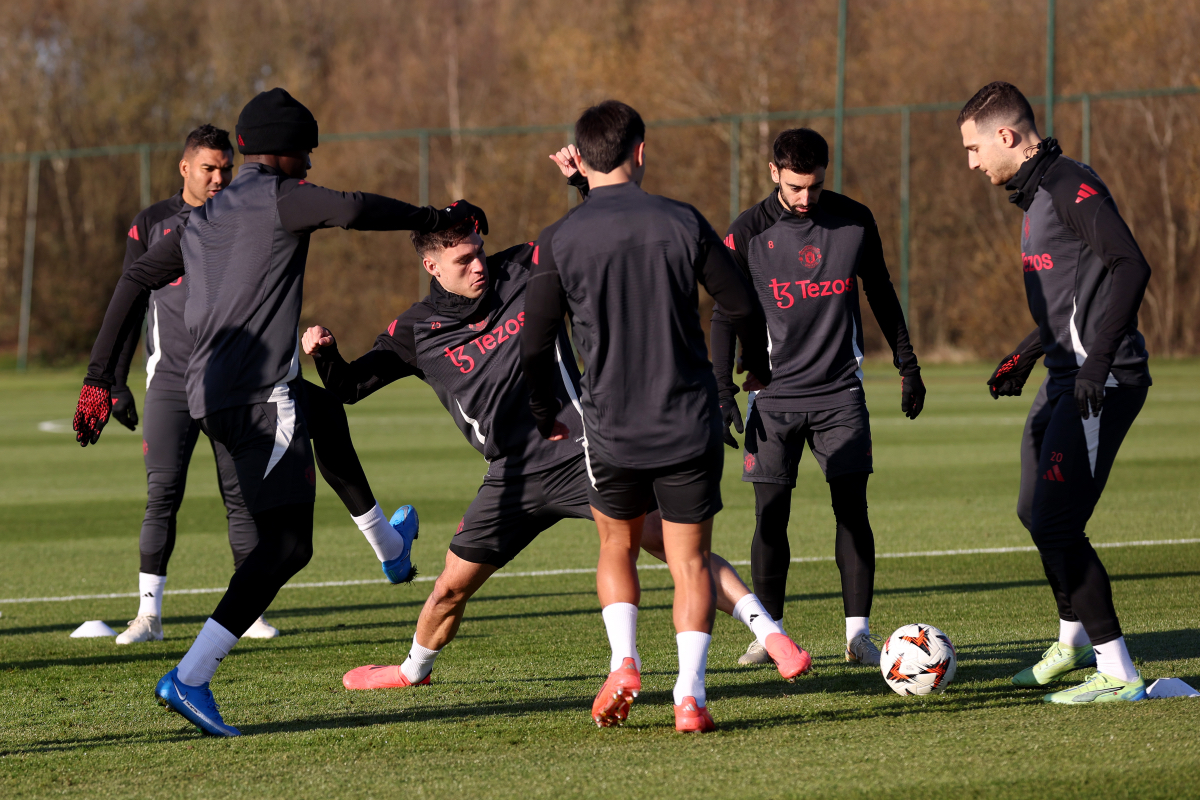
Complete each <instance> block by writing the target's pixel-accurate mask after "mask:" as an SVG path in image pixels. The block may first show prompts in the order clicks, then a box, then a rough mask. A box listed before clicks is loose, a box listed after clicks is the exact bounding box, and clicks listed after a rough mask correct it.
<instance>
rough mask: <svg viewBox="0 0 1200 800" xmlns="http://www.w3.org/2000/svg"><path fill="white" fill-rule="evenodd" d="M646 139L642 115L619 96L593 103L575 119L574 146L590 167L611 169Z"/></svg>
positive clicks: (620, 163)
mask: <svg viewBox="0 0 1200 800" xmlns="http://www.w3.org/2000/svg"><path fill="white" fill-rule="evenodd" d="M645 140H646V123H644V122H642V115H641V114H639V113H638V112H637V111H635V110H634V109H633V108H632V107H630V106H627V105H625V104H624V103H622V102H620V101H619V100H605V101H604V102H603V103H600V104H599V105H595V106H592V107H591V108H589V109H588V110H587V111H584V112H583V114H582V115H581V116H580V117H579V120H578V121H577V122H576V123H575V146H576V147H577V148H579V155H580V157H582V158H583V160H584V161H585V162H587V165H588V167H589V168H591V169H594V170H596V171H597V172H612V171H613V170H614V169H616V168H617V167H619V166H621V165H622V164H624V163H625V162H626V161H627V160H628V159H629V157H630V156H632V155H633V149H634V148H635V147H637V144H638V142H643V141H645Z"/></svg>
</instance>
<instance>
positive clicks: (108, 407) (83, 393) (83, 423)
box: [74, 381, 112, 447]
mask: <svg viewBox="0 0 1200 800" xmlns="http://www.w3.org/2000/svg"><path fill="white" fill-rule="evenodd" d="M111 413H112V396H111V394H110V392H109V390H108V387H107V386H97V385H94V384H90V383H87V382H86V381H85V382H84V384H83V388H82V389H80V390H79V402H78V403H77V404H76V406H75V421H74V427H75V441H77V442H79V446H80V447H87V446H88V445H89V444H95V443H96V440H97V439H99V438H100V431H102V430H104V426H105V424H106V423H107V422H108V415H109V414H111Z"/></svg>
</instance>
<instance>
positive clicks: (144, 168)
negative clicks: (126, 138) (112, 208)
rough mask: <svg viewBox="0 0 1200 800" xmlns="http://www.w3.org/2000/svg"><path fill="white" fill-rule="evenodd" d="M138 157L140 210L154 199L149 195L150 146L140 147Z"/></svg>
mask: <svg viewBox="0 0 1200 800" xmlns="http://www.w3.org/2000/svg"><path fill="white" fill-rule="evenodd" d="M138 156H139V158H138V166H139V167H140V168H141V178H142V208H148V207H149V206H150V204H151V203H153V202H154V197H153V196H152V195H151V194H150V146H149V145H142V147H141V149H140V150H138Z"/></svg>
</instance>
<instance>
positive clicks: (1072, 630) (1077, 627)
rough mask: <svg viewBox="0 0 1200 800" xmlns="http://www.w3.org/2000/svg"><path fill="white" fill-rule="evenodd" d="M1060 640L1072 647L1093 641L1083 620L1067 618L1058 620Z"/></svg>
mask: <svg viewBox="0 0 1200 800" xmlns="http://www.w3.org/2000/svg"><path fill="white" fill-rule="evenodd" d="M1058 641H1059V642H1060V643H1061V644H1065V645H1068V646H1070V647H1083V646H1084V645H1085V644H1091V643H1092V641H1091V639H1089V638H1088V635H1087V631H1085V630H1084V629H1083V623H1082V622H1079V621H1078V620H1076V621H1075V622H1068V621H1067V620H1065V619H1060V620H1059V621H1058Z"/></svg>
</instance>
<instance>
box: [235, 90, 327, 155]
mask: <svg viewBox="0 0 1200 800" xmlns="http://www.w3.org/2000/svg"><path fill="white" fill-rule="evenodd" d="M236 130H237V143H238V151H239V152H240V153H241V154H242V155H244V156H249V155H258V154H262V153H271V154H276V153H290V152H293V151H300V152H308V151H309V150H313V149H315V148H316V146H317V120H316V118H315V117H314V116H313V115H312V112H311V111H309V110H308V109H307V108H305V107H304V104H303V103H301V102H300V101H298V100H296V99H295V98H294V97H292V96H291V95H290V94H288V93H287V91H286V90H284V89H280V88H278V87H276V88H274V89H272V90H270V91H269V92H262V93H261V94H259V95H257V96H256V97H255V98H254V99H253V100H251V101H250V102H249V103H246V107H245V108H243V109H242V113H241V114H239V115H238V121H237V128H236Z"/></svg>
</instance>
